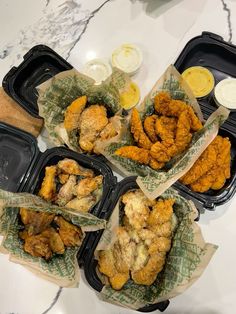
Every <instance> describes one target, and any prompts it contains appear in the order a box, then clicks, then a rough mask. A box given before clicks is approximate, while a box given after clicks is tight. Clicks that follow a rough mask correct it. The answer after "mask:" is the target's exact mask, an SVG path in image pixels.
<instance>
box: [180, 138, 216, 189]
mask: <svg viewBox="0 0 236 314" xmlns="http://www.w3.org/2000/svg"><path fill="white" fill-rule="evenodd" d="M215 162H216V151H215V149H214V146H213V145H212V144H210V145H209V146H208V147H207V148H206V149H205V150H204V152H203V153H202V154H201V156H200V157H199V158H198V160H197V161H196V162H195V163H194V165H193V166H192V168H191V169H190V170H189V171H188V172H187V173H186V174H185V175H184V176H183V177H182V178H181V179H180V182H181V183H183V184H185V185H189V184H192V183H193V182H195V181H197V180H198V179H199V178H200V177H201V176H203V175H204V174H205V173H207V172H208V171H209V170H210V169H211V168H212V167H213V165H214V164H215Z"/></svg>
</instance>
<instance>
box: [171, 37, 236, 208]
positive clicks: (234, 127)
mask: <svg viewBox="0 0 236 314" xmlns="http://www.w3.org/2000/svg"><path fill="white" fill-rule="evenodd" d="M174 65H175V67H176V68H177V70H178V71H179V72H180V73H182V72H183V71H184V70H185V69H187V68H189V67H191V66H203V67H206V68H208V69H209V70H210V71H211V72H212V73H213V75H214V78H215V84H217V83H218V82H219V81H221V80H222V79H225V78H227V77H236V46H234V45H232V44H229V43H227V42H225V41H224V40H223V38H222V37H220V36H218V35H216V34H213V33H210V32H203V33H202V35H200V36H197V37H195V38H193V39H191V40H190V41H189V42H188V43H187V44H186V46H185V47H184V49H183V51H182V52H181V54H180V55H179V57H178V58H177V60H176V62H175V64H174ZM198 102H199V105H200V107H201V110H202V112H203V116H204V118H205V119H207V118H208V117H209V116H210V115H211V113H212V112H214V111H215V110H216V109H217V108H218V106H217V104H216V103H215V101H214V97H213V92H211V93H210V94H209V95H208V96H206V97H203V98H201V99H198ZM219 134H220V135H222V136H224V137H229V139H230V141H231V159H232V161H231V178H230V179H228V180H227V181H226V184H225V186H224V187H223V188H222V189H220V190H218V191H213V190H209V191H208V192H205V193H196V192H193V191H191V190H190V189H189V188H188V187H186V186H184V185H182V184H181V183H179V182H177V183H175V185H174V186H175V187H176V188H177V189H178V190H180V191H182V192H184V193H185V195H189V196H190V197H191V198H192V199H193V200H197V202H198V204H200V205H202V208H206V209H209V210H214V209H215V208H216V206H218V205H222V204H224V203H226V202H227V201H228V200H229V199H230V198H232V197H233V195H234V194H235V192H236V184H235V182H236V164H235V156H236V113H235V112H231V113H230V116H229V118H228V119H227V121H226V122H225V123H224V124H223V126H222V127H221V128H220V131H219ZM195 203H196V202H195ZM196 205H197V203H196ZM198 208H199V207H198Z"/></svg>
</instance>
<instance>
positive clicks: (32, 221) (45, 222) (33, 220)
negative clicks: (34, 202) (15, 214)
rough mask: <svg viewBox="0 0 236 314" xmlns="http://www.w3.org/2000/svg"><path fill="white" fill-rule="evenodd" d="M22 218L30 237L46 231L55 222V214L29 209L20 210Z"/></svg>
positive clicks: (22, 208)
mask: <svg viewBox="0 0 236 314" xmlns="http://www.w3.org/2000/svg"><path fill="white" fill-rule="evenodd" d="M20 217H21V221H22V222H23V224H24V225H25V226H26V228H27V230H28V235H29V236H31V235H34V234H38V233H40V232H42V231H43V230H45V229H46V228H47V227H48V226H49V225H50V223H51V222H52V221H53V219H54V217H55V214H49V213H45V212H37V211H35V210H30V209H28V208H24V207H21V208H20Z"/></svg>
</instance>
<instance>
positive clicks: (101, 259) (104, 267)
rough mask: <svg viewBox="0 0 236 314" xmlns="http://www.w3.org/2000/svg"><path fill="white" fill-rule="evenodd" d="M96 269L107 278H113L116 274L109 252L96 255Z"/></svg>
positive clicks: (111, 255)
mask: <svg viewBox="0 0 236 314" xmlns="http://www.w3.org/2000/svg"><path fill="white" fill-rule="evenodd" d="M98 269H99V271H100V272H101V273H102V274H104V275H106V276H107V277H113V276H115V274H116V273H117V270H116V268H115V263H114V257H113V253H112V251H111V250H107V251H100V252H99V255H98Z"/></svg>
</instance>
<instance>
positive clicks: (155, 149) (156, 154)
mask: <svg viewBox="0 0 236 314" xmlns="http://www.w3.org/2000/svg"><path fill="white" fill-rule="evenodd" d="M150 155H151V156H152V158H153V159H155V160H157V161H158V162H160V163H166V162H167V161H169V160H170V158H171V157H170V156H169V155H168V153H167V148H166V147H165V146H164V145H163V144H162V143H161V142H156V143H155V144H153V145H152V147H151V150H150Z"/></svg>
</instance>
